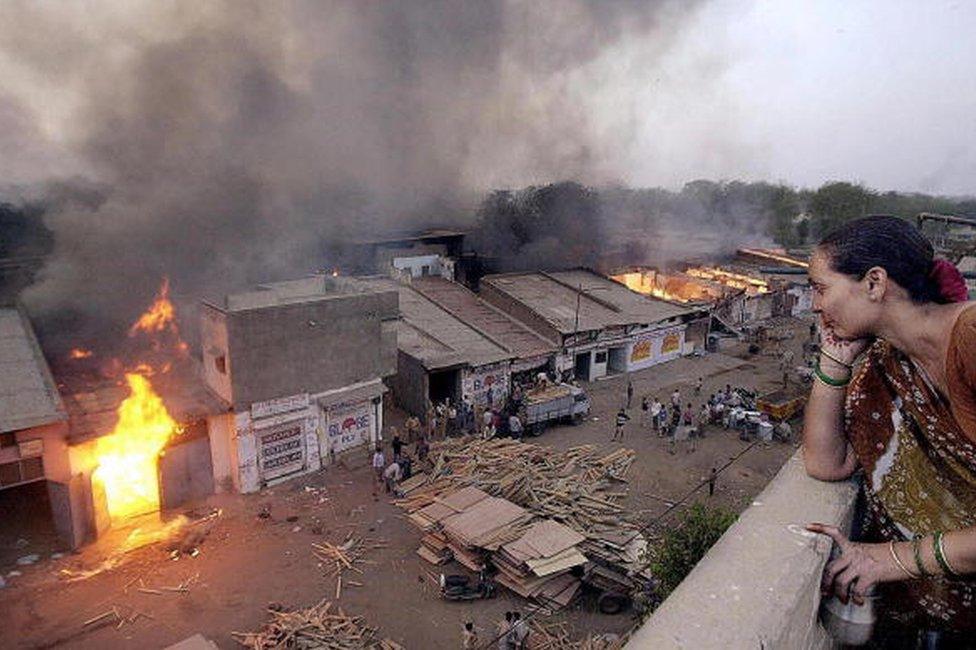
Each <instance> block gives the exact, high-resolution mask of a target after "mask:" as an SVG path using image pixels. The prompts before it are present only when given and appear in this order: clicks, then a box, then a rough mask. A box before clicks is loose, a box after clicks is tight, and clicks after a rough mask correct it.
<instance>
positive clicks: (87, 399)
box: [64, 372, 229, 444]
mask: <svg viewBox="0 0 976 650" xmlns="http://www.w3.org/2000/svg"><path fill="white" fill-rule="evenodd" d="M65 381H66V385H68V386H71V387H72V389H71V390H69V392H68V393H66V394H65V397H64V403H65V406H66V407H67V412H68V414H69V415H70V421H69V422H70V423H69V428H68V441H69V442H70V443H75V444H76V443H79V442H84V441H86V440H89V439H92V438H97V437H99V436H104V435H108V434H110V433H111V432H112V430H113V429H114V428H115V424H116V422H118V408H119V405H120V404H122V402H123V401H124V400H125V399H126V398H127V397H128V396H129V389H128V387H127V386H126V384H125V382H124V381H113V380H111V379H106V378H102V379H101V380H99V381H96V382H91V381H89V383H88V385H87V386H86V387H85V388H78V386H80V385H82V384H83V383H85V382H82V381H80V380H78V379H76V378H65ZM149 381H150V383H151V384H152V387H153V390H155V391H156V392H157V393H159V395H160V396H161V397H162V399H163V404H164V405H165V406H166V410H167V411H169V414H170V415H171V416H172V417H173V419H174V420H176V421H177V422H178V423H180V424H189V423H191V422H195V421H197V420H200V419H202V418H204V417H206V416H208V415H216V414H218V413H224V412H226V411H227V410H228V409H229V405H228V404H227V403H225V402H224V401H223V400H222V399H220V398H219V397H218V396H217V395H216V394H214V393H213V392H212V391H211V390H210V389H209V388H207V386H206V385H205V384H204V383H203V381H202V380H201V379H199V378H197V377H194V376H193V374H191V373H187V372H182V373H179V375H166V374H157V375H154V376H152V377H150V378H149Z"/></svg>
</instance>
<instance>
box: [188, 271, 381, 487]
mask: <svg viewBox="0 0 976 650" xmlns="http://www.w3.org/2000/svg"><path fill="white" fill-rule="evenodd" d="M397 310H398V300H397V292H396V290H395V289H393V288H390V287H387V286H383V285H380V284H378V283H377V282H375V281H369V280H362V279H357V278H351V277H343V276H338V277H333V276H331V275H328V276H325V275H317V276H313V277H309V278H305V279H301V280H295V281H290V282H280V283H275V284H268V285H262V286H260V287H258V288H257V289H256V290H254V291H250V292H246V293H239V294H233V295H228V296H227V297H226V299H225V300H224V301H223V303H222V304H215V303H209V302H204V303H203V309H202V315H201V319H202V320H201V327H202V331H201V339H202V341H201V344H202V351H203V376H204V378H205V380H206V382H207V385H208V386H209V387H210V388H211V389H212V390H213V391H214V392H215V393H216V394H217V395H219V396H220V397H221V398H222V399H223V400H225V401H226V402H227V403H228V404H230V405H231V408H232V413H231V414H229V415H228V416H227V417H226V418H225V420H224V421H223V422H222V423H220V424H219V425H218V426H217V427H216V428H215V429H214V430H212V431H211V434H210V443H211V454H212V457H213V463H214V476H215V478H216V483H217V487H218V489H227V490H230V489H234V490H237V491H240V492H253V491H256V490H259V489H260V488H262V487H263V486H266V485H270V484H273V483H275V482H278V481H281V480H284V479H286V478H289V477H292V476H296V475H299V474H302V473H306V472H311V471H314V470H317V469H319V468H320V467H321V466H322V465H324V464H327V463H329V462H331V461H332V460H333V459H334V458H335V456H336V455H337V454H339V453H341V452H343V451H345V450H347V449H350V448H353V447H357V446H360V445H364V444H368V443H373V442H375V441H377V440H379V439H380V437H381V431H382V427H383V402H382V397H383V394H384V393H385V392H386V388H385V387H384V385H383V379H384V378H386V377H389V376H391V375H393V374H394V373H395V372H396V350H397V347H396V346H397V342H396V321H397Z"/></svg>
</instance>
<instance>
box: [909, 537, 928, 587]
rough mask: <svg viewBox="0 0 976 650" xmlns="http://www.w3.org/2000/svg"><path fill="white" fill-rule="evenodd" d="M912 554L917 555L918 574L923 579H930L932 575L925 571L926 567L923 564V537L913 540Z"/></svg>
mask: <svg viewBox="0 0 976 650" xmlns="http://www.w3.org/2000/svg"><path fill="white" fill-rule="evenodd" d="M912 553H913V554H914V555H915V566H917V567H918V572H919V573H920V574H921V575H922V577H923V578H928V577H929V576H931V575H932V574H931V573H929V572H928V571H926V570H925V565H924V564H922V536H921V535H917V536H916V537H915V538H914V539H913V540H912Z"/></svg>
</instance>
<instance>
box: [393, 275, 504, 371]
mask: <svg viewBox="0 0 976 650" xmlns="http://www.w3.org/2000/svg"><path fill="white" fill-rule="evenodd" d="M390 284H391V285H393V286H397V289H398V291H399V292H400V316H401V319H400V323H399V327H398V328H397V347H398V348H399V349H400V350H402V351H403V352H405V353H406V354H409V355H410V356H412V357H414V358H416V359H418V360H419V361H420V362H421V363H422V364H423V366H424V367H425V368H427V369H428V370H436V369H438V368H449V367H451V366H458V365H464V364H468V365H471V366H483V365H485V364H489V363H496V362H498V361H505V360H508V359H511V358H513V357H514V356H515V355H514V354H513V353H512V352H510V351H509V350H507V349H505V348H504V347H502V346H501V345H500V344H498V343H496V342H495V341H493V340H492V339H491V338H489V337H488V336H485V335H484V334H482V333H481V332H479V331H478V330H476V329H474V328H473V327H471V326H470V325H468V324H466V323H465V322H464V321H462V320H461V319H460V318H458V317H457V316H455V315H454V314H452V313H451V312H449V311H447V310H446V309H444V308H443V307H440V306H439V305H438V304H437V303H435V302H434V301H432V300H431V299H430V298H428V297H426V296H424V294H423V293H421V292H420V291H418V290H417V289H414V288H413V287H411V286H410V285H395V284H393V282H392V281H391V283H390Z"/></svg>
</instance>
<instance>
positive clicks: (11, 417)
mask: <svg viewBox="0 0 976 650" xmlns="http://www.w3.org/2000/svg"><path fill="white" fill-rule="evenodd" d="M0 376H2V377H3V381H2V382H0V432H6V431H16V430H18V429H27V428H29V427H35V426H40V425H44V424H51V423H53V422H58V421H61V420H64V419H66V418H67V415H66V413H65V409H64V404H63V403H62V402H61V396H60V395H59V394H58V390H57V388H56V387H55V385H54V380H53V379H52V378H51V371H50V369H49V368H48V365H47V361H46V360H45V359H44V355H43V354H42V353H41V348H40V346H39V345H38V343H37V338H36V337H35V336H34V330H33V328H32V327H31V324H30V321H29V320H28V319H27V315H26V314H25V313H24V312H23V311H22V310H20V309H18V308H2V309H0Z"/></svg>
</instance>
